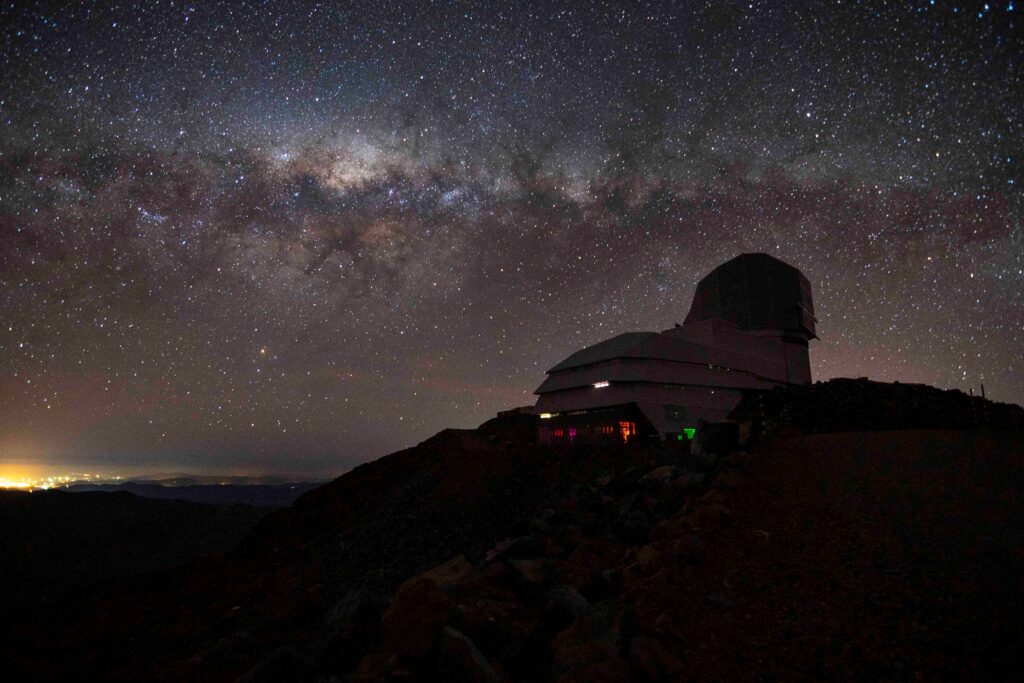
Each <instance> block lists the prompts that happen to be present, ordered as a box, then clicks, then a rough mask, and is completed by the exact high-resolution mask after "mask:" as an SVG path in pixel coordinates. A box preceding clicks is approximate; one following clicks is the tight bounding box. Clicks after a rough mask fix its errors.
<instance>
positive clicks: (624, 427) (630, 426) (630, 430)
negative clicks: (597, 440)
mask: <svg viewBox="0 0 1024 683" xmlns="http://www.w3.org/2000/svg"><path fill="white" fill-rule="evenodd" d="M619 434H620V435H621V436H622V440H623V441H629V440H630V439H632V438H633V437H635V436H636V423H635V422H627V421H623V422H620V423H619Z"/></svg>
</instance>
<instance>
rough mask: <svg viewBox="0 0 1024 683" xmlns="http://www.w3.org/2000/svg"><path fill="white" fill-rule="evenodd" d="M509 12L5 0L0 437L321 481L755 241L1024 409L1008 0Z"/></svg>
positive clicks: (825, 353)
mask: <svg viewBox="0 0 1024 683" xmlns="http://www.w3.org/2000/svg"><path fill="white" fill-rule="evenodd" d="M511 4H512V5H514V6H513V7H506V8H501V7H500V6H499V5H500V4H498V3H496V4H491V3H459V2H437V3H426V2H409V3H402V4H387V3H367V6H365V7H355V6H354V5H348V4H341V6H340V7H335V6H334V5H333V4H332V3H322V4H307V3H300V2H234V1H232V2H195V3H183V2H173V1H172V2H160V3H141V2H128V3H93V2H81V3H54V4H53V5H52V6H50V5H47V4H42V3H38V4H37V3H32V2H16V3H7V4H6V5H4V7H3V9H2V10H0V27H2V28H0V31H2V43H0V315H2V326H0V460H4V461H10V462H13V461H19V462H22V461H23V462H37V463H38V462H60V463H65V464H67V465H68V466H79V465H81V466H86V465H92V464H101V465H110V466H122V467H129V468H130V467H137V468H142V467H150V468H152V467H165V468H169V469H179V470H182V469H183V470H203V469H207V470H211V471H212V470H216V469H220V470H232V469H237V470H239V471H241V470H247V471H261V472H272V473H281V474H287V475H291V476H326V475H330V474H337V473H339V472H341V471H343V470H344V469H346V468H348V467H350V466H352V465H354V464H357V463H359V462H363V461H366V460H368V459H371V458H373V457H376V456H379V455H381V454H383V453H386V452H388V451H391V450H394V449H396V448H399V447H403V446H407V445H411V444H414V443H416V442H417V441H419V440H422V439H424V438H426V437H428V436H430V435H431V434H433V433H434V432H436V431H438V430H439V429H442V428H444V427H449V426H450V427H471V426H475V425H477V424H479V423H480V422H482V421H483V420H485V419H487V418H488V417H490V416H492V415H493V414H494V413H495V411H497V410H500V409H504V408H509V407H514V406H519V405H525V404H530V403H532V402H533V396H532V393H531V392H532V390H533V389H534V388H535V387H536V386H537V385H538V384H539V383H540V381H541V380H542V379H543V375H544V371H545V370H546V369H547V368H548V367H550V366H551V365H553V364H554V363H555V362H557V361H558V360H559V359H561V358H563V357H565V356H567V355H568V354H569V353H570V352H571V351H573V350H575V349H578V348H579V347H581V346H583V345H586V344H589V343H593V342H596V341H599V340H601V339H604V338H607V337H609V336H611V335H614V334H618V333H620V332H626V331H636V330H659V329H664V328H667V327H671V326H672V324H673V323H675V322H681V321H682V319H683V317H684V316H685V315H686V311H687V309H688V307H689V303H690V300H691V298H692V296H693V292H694V287H695V284H696V282H697V280H698V279H699V278H700V277H702V276H703V275H705V274H707V273H708V272H709V271H710V270H711V269H712V268H713V267H714V266H716V265H717V264H718V263H720V262H722V261H724V260H726V259H728V258H731V257H733V256H735V255H736V254H738V253H741V252H751V251H760V252H766V253H769V254H772V255H774V256H777V257H778V258H781V259H783V260H784V261H786V262H788V263H791V264H793V265H794V266H796V267H798V268H799V269H800V270H802V271H803V272H804V273H805V274H806V275H807V276H808V277H809V278H810V280H811V282H812V283H813V286H814V297H815V306H816V309H817V314H818V317H819V324H818V333H819V336H820V341H816V342H813V343H812V345H811V359H812V370H813V373H814V376H815V378H816V379H827V378H829V377H833V376H853V377H860V376H867V377H871V378H873V379H878V380H884V381H894V380H899V381H902V382H925V383H929V384H934V385H937V386H940V387H944V388H959V389H961V390H963V391H969V390H970V389H974V390H975V391H976V392H977V391H979V390H980V385H981V384H984V385H985V389H986V392H987V395H988V397H990V398H993V399H996V400H1001V401H1009V402H1016V403H1024V362H1022V361H1021V358H1022V357H1024V228H1022V223H1021V218H1022V209H1024V204H1022V199H1021V192H1020V186H1021V183H1022V182H1024V178H1022V174H1021V168H1022V167H1021V155H1022V154H1024V150H1022V143H1024V117H1022V116H1021V110H1020V109H1019V108H1018V107H1019V103H1020V102H1021V101H1024V92H1022V88H1021V84H1020V83H1021V81H1020V76H1019V74H1020V71H1021V67H1022V63H1021V62H1022V60H1021V56H1022V50H1021V45H1022V44H1024V43H1022V41H1021V31H1020V23H1021V20H1020V16H1019V15H1020V11H1019V10H1018V9H1017V8H1016V7H1015V6H1014V5H1013V3H1008V2H1005V1H1004V2H1001V3H990V4H985V3H959V4H957V3H947V2H929V1H928V0H925V1H924V2H908V3H893V4H892V5H891V6H888V7H885V6H882V5H881V4H880V3H867V4H858V3H844V4H834V3H833V4H828V5H826V4H824V3H818V2H806V3H804V2H800V3H779V2H752V3H751V2H742V3H739V2H720V3H719V2H714V3H708V6H704V5H702V4H700V3H633V2H629V3H621V4H620V3H610V2H586V3H570V4H565V5H561V4H555V3H543V4H539V5H531V4H529V3H511ZM1013 102H1017V103H1018V105H1013V104H1012V103H1013Z"/></svg>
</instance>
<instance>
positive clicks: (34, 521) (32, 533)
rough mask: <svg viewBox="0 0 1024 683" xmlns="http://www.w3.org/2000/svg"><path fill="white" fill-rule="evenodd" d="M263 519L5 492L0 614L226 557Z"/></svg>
mask: <svg viewBox="0 0 1024 683" xmlns="http://www.w3.org/2000/svg"><path fill="white" fill-rule="evenodd" d="M266 513H267V510H266V508H256V507H251V506H248V505H201V504H197V503H192V502H185V501H181V500H149V499H146V498H140V497H138V496H135V495H133V494H131V493H128V492H116V493H101V492H88V493H68V492H66V491H60V490H55V491H36V492H34V493H28V492H25V491H0V608H3V609H5V610H17V611H18V612H19V613H24V612H25V611H28V612H32V611H35V610H39V609H44V608H46V606H48V605H52V604H54V603H55V602H57V601H59V600H61V599H63V598H64V596H65V595H66V594H67V593H69V592H78V591H83V590H86V589H89V590H91V587H92V585H93V584H95V583H96V582H100V581H117V580H121V579H123V578H125V577H128V576H131V575H133V574H139V573H140V572H147V571H153V570H156V569H164V568H167V567H171V566H174V565H177V564H181V563H182V562H184V561H187V560H190V559H192V558H196V557H200V556H204V555H214V554H219V553H224V552H225V551H227V550H229V549H230V548H231V547H232V546H234V545H235V544H236V543H238V541H239V539H241V538H242V537H243V536H245V534H247V533H248V532H250V531H251V530H252V529H253V528H254V527H255V526H256V522H257V521H258V520H259V519H260V517H262V516H263V515H265V514H266ZM57 609H58V610H59V609H60V608H59V607H58V608H57Z"/></svg>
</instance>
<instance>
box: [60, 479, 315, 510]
mask: <svg viewBox="0 0 1024 683" xmlns="http://www.w3.org/2000/svg"><path fill="white" fill-rule="evenodd" d="M183 481H194V479H193V478H191V477H190V478H188V479H187V480H183V479H181V478H179V479H173V480H166V479H161V480H158V481H154V482H151V483H148V482H136V481H129V482H125V483H123V484H85V483H83V484H72V485H70V486H67V487H65V488H63V489H62V490H64V491H67V492H69V493H81V492H90V491H92V492H96V491H108V492H113V491H127V492H128V493H132V494H135V495H136V496H140V497H142V498H159V499H162V500H187V501H191V502H193V503H209V504H212V505H225V504H228V503H242V504H245V505H252V506H254V507H263V508H277V507H283V506H285V505H291V504H292V503H293V502H295V499H296V498H298V497H299V496H301V495H302V494H303V493H306V492H307V491H310V490H312V489H314V488H316V487H317V486H320V483H319V482H297V483H291V484H273V485H271V484H191V483H189V484H186V483H182V482H183ZM171 482H173V483H171Z"/></svg>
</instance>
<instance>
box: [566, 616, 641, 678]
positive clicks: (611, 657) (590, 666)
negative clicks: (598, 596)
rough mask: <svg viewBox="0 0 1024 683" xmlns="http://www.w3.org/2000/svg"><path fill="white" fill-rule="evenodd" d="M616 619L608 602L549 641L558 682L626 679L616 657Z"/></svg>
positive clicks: (618, 639) (618, 638)
mask: <svg viewBox="0 0 1024 683" xmlns="http://www.w3.org/2000/svg"><path fill="white" fill-rule="evenodd" d="M620 642H621V636H620V632H619V619H618V617H617V616H616V615H615V614H614V613H613V612H612V609H611V607H610V606H609V605H601V606H600V609H595V610H594V612H592V613H591V614H590V615H588V616H587V617H585V618H583V619H580V620H579V621H577V622H576V623H574V624H573V625H572V626H570V627H569V628H567V629H565V630H564V631H562V632H561V633H559V634H558V635H557V636H555V638H554V640H553V641H552V643H551V657H552V661H551V665H552V674H553V677H554V680H555V681H558V682H559V683H612V682H613V681H626V680H628V679H629V668H628V667H627V665H626V662H625V661H623V660H622V658H621V657H619V650H620Z"/></svg>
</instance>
